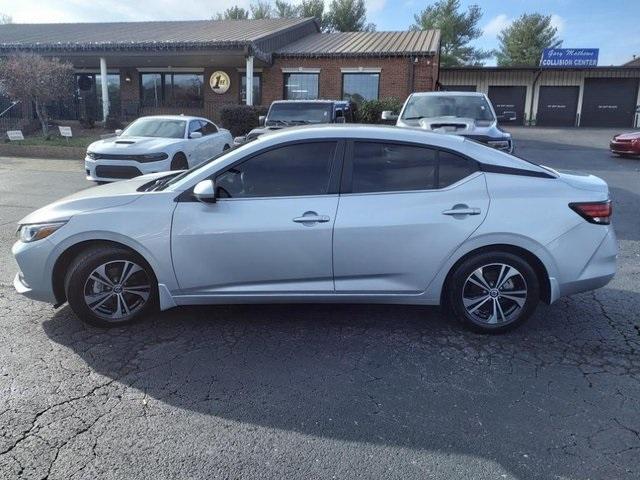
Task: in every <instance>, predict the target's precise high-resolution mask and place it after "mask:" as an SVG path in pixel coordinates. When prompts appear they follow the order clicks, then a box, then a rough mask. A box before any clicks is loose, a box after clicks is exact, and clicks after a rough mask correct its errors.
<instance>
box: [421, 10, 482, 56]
mask: <svg viewBox="0 0 640 480" xmlns="http://www.w3.org/2000/svg"><path fill="white" fill-rule="evenodd" d="M481 17H482V10H481V9H480V7H479V6H478V5H470V6H469V7H468V9H467V11H466V12H463V11H461V9H460V0H438V1H437V2H435V3H434V4H433V5H429V6H428V7H427V8H425V9H424V10H422V11H421V12H420V13H419V14H417V15H414V20H415V24H414V25H412V26H411V30H431V29H439V30H440V45H441V50H440V64H441V65H442V66H443V67H455V66H460V65H482V60H484V59H486V58H488V57H490V56H491V52H485V51H482V50H478V49H476V48H473V47H471V46H470V45H469V43H470V42H471V41H472V40H475V39H476V38H479V37H480V36H481V35H482V30H481V29H480V28H479V27H478V22H479V21H480V18H481Z"/></svg>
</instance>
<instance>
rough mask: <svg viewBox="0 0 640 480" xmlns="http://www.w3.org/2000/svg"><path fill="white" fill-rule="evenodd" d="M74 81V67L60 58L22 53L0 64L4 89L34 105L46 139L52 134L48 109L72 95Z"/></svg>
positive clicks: (0, 81)
mask: <svg viewBox="0 0 640 480" xmlns="http://www.w3.org/2000/svg"><path fill="white" fill-rule="evenodd" d="M72 81H73V66H72V65H71V64H70V63H67V62H62V61H60V60H59V59H57V58H44V57H41V56H40V55H36V54H34V53H22V54H19V55H14V56H10V57H7V58H6V59H4V60H2V61H1V62H0V89H1V90H4V92H5V93H6V94H7V95H8V96H9V97H10V98H11V99H14V100H21V101H22V102H24V103H26V104H31V103H33V105H34V108H35V111H36V115H37V116H38V120H39V121H40V125H41V126H42V135H43V136H45V137H46V136H47V135H48V134H49V127H48V117H47V111H46V109H45V106H46V104H47V103H48V102H51V101H53V100H57V99H59V98H61V97H62V96H64V95H65V94H66V93H67V92H70V91H71V90H72V88H73V83H72Z"/></svg>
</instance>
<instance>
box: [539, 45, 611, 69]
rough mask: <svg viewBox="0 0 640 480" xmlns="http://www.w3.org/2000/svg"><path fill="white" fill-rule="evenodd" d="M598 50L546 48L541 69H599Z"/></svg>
mask: <svg viewBox="0 0 640 480" xmlns="http://www.w3.org/2000/svg"><path fill="white" fill-rule="evenodd" d="M598 52H599V49H598V48H545V49H544V51H543V52H542V58H541V59H540V66H541V67H550V68H554V67H555V68H566V67H580V68H584V67H597V66H598Z"/></svg>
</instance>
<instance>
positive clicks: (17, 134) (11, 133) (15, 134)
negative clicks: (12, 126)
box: [7, 130, 24, 142]
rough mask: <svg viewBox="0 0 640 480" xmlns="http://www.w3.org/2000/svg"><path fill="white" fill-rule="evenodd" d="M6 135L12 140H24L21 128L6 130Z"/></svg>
mask: <svg viewBox="0 0 640 480" xmlns="http://www.w3.org/2000/svg"><path fill="white" fill-rule="evenodd" d="M7 137H9V140H11V141H12V142H13V141H14V140H24V135H22V130H7Z"/></svg>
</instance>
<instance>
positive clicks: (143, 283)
mask: <svg viewBox="0 0 640 480" xmlns="http://www.w3.org/2000/svg"><path fill="white" fill-rule="evenodd" d="M125 271H126V274H125V276H126V278H125V280H124V281H122V274H123V273H124V272H125ZM64 290H65V293H66V295H67V301H68V302H69V306H70V307H71V309H72V310H73V312H74V313H75V314H76V315H77V316H78V318H80V319H81V320H82V321H84V322H86V323H88V324H90V325H93V326H96V327H115V326H121V325H125V324H128V323H131V322H133V321H135V320H137V319H139V318H141V317H142V316H144V315H145V314H146V313H149V312H151V311H153V310H155V309H156V306H157V305H158V284H157V281H156V277H155V275H154V274H153V271H152V270H151V268H150V267H149V266H148V265H147V263H146V262H145V261H144V260H143V259H142V258H141V257H140V256H139V255H136V254H135V253H134V252H131V251H129V250H126V249H124V248H120V247H115V246H108V245H105V246H98V247H95V248H91V249H90V250H86V251H84V252H82V253H81V254H80V255H78V256H77V257H76V258H75V259H74V261H73V262H71V265H70V266H69V269H68V270H67V274H66V276H65V282H64ZM127 312H128V313H127Z"/></svg>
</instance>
